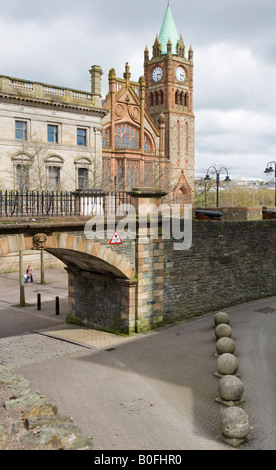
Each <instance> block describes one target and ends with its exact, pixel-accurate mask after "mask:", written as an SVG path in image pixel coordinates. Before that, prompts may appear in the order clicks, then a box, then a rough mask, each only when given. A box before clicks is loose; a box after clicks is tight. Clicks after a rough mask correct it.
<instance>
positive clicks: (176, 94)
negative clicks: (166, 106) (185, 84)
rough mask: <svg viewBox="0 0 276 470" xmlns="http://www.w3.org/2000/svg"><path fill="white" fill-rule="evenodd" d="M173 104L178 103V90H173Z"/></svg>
mask: <svg viewBox="0 0 276 470" xmlns="http://www.w3.org/2000/svg"><path fill="white" fill-rule="evenodd" d="M175 104H178V91H176V92H175Z"/></svg>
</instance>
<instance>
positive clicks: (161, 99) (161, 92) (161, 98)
mask: <svg viewBox="0 0 276 470" xmlns="http://www.w3.org/2000/svg"><path fill="white" fill-rule="evenodd" d="M163 103H164V93H163V90H161V91H160V104H163Z"/></svg>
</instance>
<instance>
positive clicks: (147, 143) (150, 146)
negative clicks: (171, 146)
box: [144, 133, 153, 153]
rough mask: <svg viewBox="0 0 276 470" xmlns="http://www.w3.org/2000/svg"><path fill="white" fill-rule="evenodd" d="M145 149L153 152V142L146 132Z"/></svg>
mask: <svg viewBox="0 0 276 470" xmlns="http://www.w3.org/2000/svg"><path fill="white" fill-rule="evenodd" d="M144 151H145V152H150V153H152V152H153V144H152V142H151V140H150V139H149V137H148V136H147V134H146V133H145V134H144Z"/></svg>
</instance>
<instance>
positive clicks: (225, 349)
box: [216, 336, 236, 355]
mask: <svg viewBox="0 0 276 470" xmlns="http://www.w3.org/2000/svg"><path fill="white" fill-rule="evenodd" d="M235 349H236V346H235V343H234V341H233V339H232V338H229V337H227V336H223V337H222V338H219V339H218V340H217V342H216V350H217V353H218V354H219V355H221V354H224V353H230V354H234V352H235Z"/></svg>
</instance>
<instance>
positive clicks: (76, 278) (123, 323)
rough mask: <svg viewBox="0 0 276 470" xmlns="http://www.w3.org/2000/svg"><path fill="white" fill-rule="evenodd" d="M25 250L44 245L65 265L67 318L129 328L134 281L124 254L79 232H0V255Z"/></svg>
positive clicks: (102, 326) (128, 330) (95, 325)
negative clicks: (67, 302)
mask: <svg viewBox="0 0 276 470" xmlns="http://www.w3.org/2000/svg"><path fill="white" fill-rule="evenodd" d="M39 240H41V245H39ZM30 249H35V250H37V249H44V250H45V251H47V252H48V253H50V254H52V255H53V256H55V257H56V258H58V259H59V260H61V261H62V262H63V263H64V264H65V265H66V268H65V269H66V271H67V273H68V299H69V307H70V309H69V310H70V314H69V315H68V318H67V320H68V322H78V323H79V324H83V325H85V326H88V327H91V328H95V329H100V330H106V331H112V332H114V333H124V334H131V333H133V332H135V299H136V285H137V281H136V279H135V268H134V267H133V266H132V265H131V264H130V262H129V261H128V260H127V258H126V257H125V256H123V255H122V254H120V253H119V252H116V251H115V250H114V249H112V248H111V247H110V246H109V245H106V244H104V243H100V242H96V241H94V240H88V239H86V238H84V236H83V233H80V234H72V233H70V232H69V233H66V232H52V233H49V234H48V235H46V234H43V233H36V234H34V233H33V234H25V233H22V234H15V235H7V236H4V237H0V255H6V254H9V253H12V252H18V251H24V250H30ZM133 264H135V260H133Z"/></svg>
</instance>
